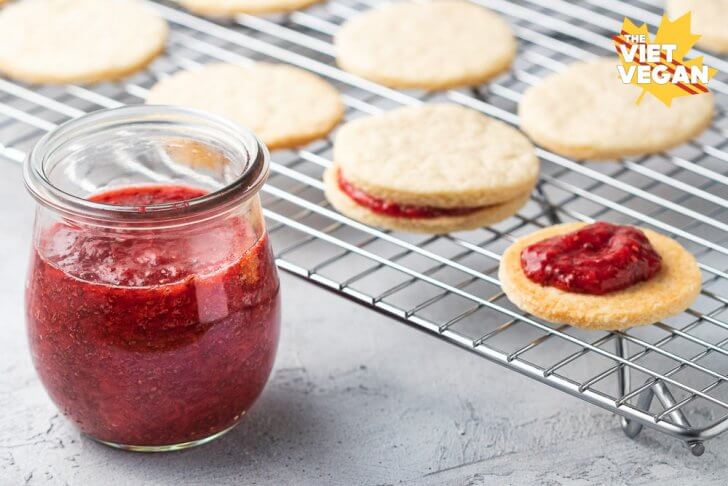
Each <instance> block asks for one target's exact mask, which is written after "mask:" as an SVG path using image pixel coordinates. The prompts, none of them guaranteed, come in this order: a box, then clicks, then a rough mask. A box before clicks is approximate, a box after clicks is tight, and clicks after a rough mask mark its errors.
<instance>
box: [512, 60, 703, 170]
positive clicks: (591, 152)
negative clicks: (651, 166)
mask: <svg viewBox="0 0 728 486" xmlns="http://www.w3.org/2000/svg"><path fill="white" fill-rule="evenodd" d="M617 63H618V60H617V58H610V59H600V60H598V61H594V62H586V63H575V64H572V65H571V66H569V67H568V68H567V69H566V70H564V71H563V72H561V73H557V74H553V75H551V76H548V77H547V78H545V79H543V80H542V81H541V82H540V83H539V84H537V85H535V86H533V87H531V88H529V89H528V90H526V92H525V93H524V94H523V97H522V98H521V102H520V103H519V105H518V114H519V117H520V123H521V129H523V131H524V132H526V134H528V135H529V136H530V137H531V139H532V140H533V141H534V142H536V143H538V144H539V145H542V146H543V147H545V148H547V149H549V150H552V151H553V152H556V153H559V154H561V155H565V156H568V157H574V158H577V159H614V158H619V157H623V156H628V155H643V154H651V153H656V152H661V151H663V150H666V149H669V148H671V147H674V146H677V145H680V144H682V143H684V142H686V141H688V140H690V139H692V138H694V137H696V136H697V135H698V134H700V133H701V132H702V131H703V130H705V129H706V128H707V127H708V126H709V125H710V122H711V120H712V118H713V96H712V94H710V93H706V94H701V95H691V96H684V97H681V98H677V99H675V100H674V101H673V102H672V106H671V107H667V106H665V105H664V104H662V102H660V101H659V100H658V99H656V98H654V97H653V96H651V95H649V94H648V95H645V96H644V98H643V99H642V102H641V103H640V104H639V105H638V104H636V100H637V98H638V97H639V96H640V93H641V92H642V90H641V89H640V88H638V87H637V86H634V85H630V84H623V83H622V82H621V81H620V80H619V78H618V75H617Z"/></svg>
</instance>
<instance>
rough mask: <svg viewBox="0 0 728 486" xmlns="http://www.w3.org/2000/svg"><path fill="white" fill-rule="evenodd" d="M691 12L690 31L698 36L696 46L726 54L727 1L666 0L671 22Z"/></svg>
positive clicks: (727, 35)
mask: <svg viewBox="0 0 728 486" xmlns="http://www.w3.org/2000/svg"><path fill="white" fill-rule="evenodd" d="M688 12H691V13H692V17H691V22H692V30H693V32H694V33H696V34H700V39H698V46H700V47H704V48H706V49H709V50H711V51H714V52H717V53H720V54H726V53H728V30H727V29H726V25H728V0H667V14H668V15H669V16H670V18H671V19H672V20H675V19H677V18H678V17H682V16H683V15H685V14H686V13H688Z"/></svg>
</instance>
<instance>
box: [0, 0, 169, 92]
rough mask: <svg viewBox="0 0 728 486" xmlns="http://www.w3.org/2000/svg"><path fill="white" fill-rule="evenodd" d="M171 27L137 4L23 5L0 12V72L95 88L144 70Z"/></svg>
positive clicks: (76, 0) (60, 1)
mask: <svg viewBox="0 0 728 486" xmlns="http://www.w3.org/2000/svg"><path fill="white" fill-rule="evenodd" d="M166 40H167V24H166V22H165V21H164V20H163V19H161V18H159V17H158V16H157V15H156V14H155V13H154V12H153V11H152V10H151V9H149V8H148V7H147V6H145V5H144V4H142V3H141V2H139V1H135V0H25V1H22V2H17V3H13V4H10V5H8V6H7V7H4V8H3V9H2V11H0V72H3V73H5V74H6V75H8V76H10V77H13V78H16V79H19V80H21V81H25V82H29V83H76V82H78V83H92V82H98V81H105V80H113V79H117V78H120V77H122V76H125V75H127V74H131V73H133V72H136V71H138V70H140V69H143V68H144V67H145V66H146V65H147V64H149V63H150V62H151V61H152V60H153V59H154V58H155V57H157V55H159V53H161V52H162V51H163V50H164V45H165V42H166Z"/></svg>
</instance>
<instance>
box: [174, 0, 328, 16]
mask: <svg viewBox="0 0 728 486" xmlns="http://www.w3.org/2000/svg"><path fill="white" fill-rule="evenodd" d="M320 1H321V0H180V3H181V4H182V6H183V7H185V8H187V9H188V10H191V11H192V12H195V13H198V14H201V15H225V16H228V15H236V14H243V13H247V14H264V13H277V12H291V11H293V10H300V9H303V8H306V7H308V6H310V5H313V4H314V3H318V2H320Z"/></svg>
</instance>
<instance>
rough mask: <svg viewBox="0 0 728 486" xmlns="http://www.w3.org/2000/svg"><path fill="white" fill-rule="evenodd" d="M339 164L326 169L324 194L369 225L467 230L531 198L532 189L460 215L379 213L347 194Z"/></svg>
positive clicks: (431, 230) (422, 230)
mask: <svg viewBox="0 0 728 486" xmlns="http://www.w3.org/2000/svg"><path fill="white" fill-rule="evenodd" d="M337 170H339V169H338V167H337V166H336V165H334V166H333V167H331V168H329V169H327V170H326V172H324V193H325V195H326V199H328V200H329V202H330V203H331V204H332V205H333V206H334V207H335V208H336V209H337V210H338V211H339V212H340V213H342V214H343V215H345V216H348V217H350V218H352V219H355V220H357V221H361V222H362V223H365V224H368V225H370V226H377V227H380V228H387V229H393V230H398V231H409V232H412V233H432V234H441V233H452V232H455V231H465V230H471V229H475V228H481V227H483V226H489V225H492V224H495V223H497V222H499V221H503V220H504V219H506V218H509V217H511V216H513V215H514V214H516V212H518V210H519V209H521V207H523V205H524V204H526V202H527V201H528V198H529V196H530V192H526V193H524V194H521V195H518V196H516V197H515V198H514V199H512V200H510V201H507V202H504V203H500V204H494V205H492V206H485V207H483V208H482V209H479V210H478V211H475V212H473V213H470V214H466V215H459V216H441V217H435V218H401V217H392V216H387V215H384V214H378V213H375V212H374V211H372V210H370V209H368V208H366V207H364V206H360V205H358V204H357V203H355V202H354V201H353V200H352V199H351V198H350V197H349V196H347V195H346V194H344V193H343V192H342V191H341V189H339V185H338V183H337V178H336V171H337Z"/></svg>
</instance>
